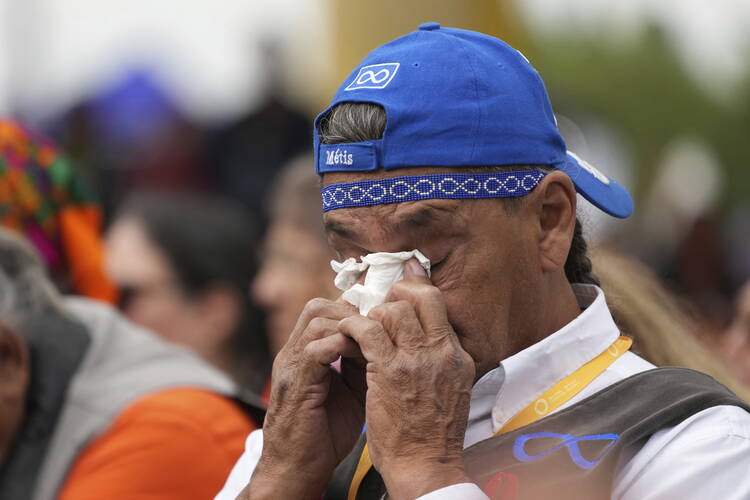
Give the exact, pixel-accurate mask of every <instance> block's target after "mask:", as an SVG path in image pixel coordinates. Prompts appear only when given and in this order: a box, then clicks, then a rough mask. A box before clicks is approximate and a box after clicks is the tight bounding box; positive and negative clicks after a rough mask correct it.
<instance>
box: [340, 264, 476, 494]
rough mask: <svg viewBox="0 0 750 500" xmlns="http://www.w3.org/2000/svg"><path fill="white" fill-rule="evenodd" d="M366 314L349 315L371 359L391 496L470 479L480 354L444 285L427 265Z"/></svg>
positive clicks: (344, 324) (372, 428) (375, 433)
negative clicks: (470, 428) (464, 340)
mask: <svg viewBox="0 0 750 500" xmlns="http://www.w3.org/2000/svg"><path fill="white" fill-rule="evenodd" d="M386 300H387V302H386V303H384V304H382V305H380V306H378V307H376V308H375V309H373V310H372V311H370V314H369V315H368V317H367V318H365V317H363V316H359V315H355V316H349V317H347V318H345V319H342V320H341V321H340V322H339V324H338V329H339V330H340V331H341V332H342V333H345V334H346V335H349V336H351V337H352V338H353V339H354V340H356V341H357V344H358V345H359V347H360V349H361V351H362V354H363V355H364V357H365V359H366V360H367V388H368V389H367V402H366V407H367V442H368V448H369V451H370V457H371V458H372V461H373V464H374V465H375V468H376V469H377V470H378V471H379V472H380V474H381V475H382V477H383V479H384V481H385V484H386V487H387V488H388V493H389V495H390V498H393V499H399V500H400V499H407V498H408V499H413V498H416V497H418V496H420V495H423V494H425V493H428V492H430V491H434V490H436V489H439V488H442V487H445V486H449V485H451V484H456V483H462V482H470V480H469V479H468V477H467V475H466V474H465V472H464V468H463V441H464V433H465V432H466V422H467V419H468V413H469V398H470V392H471V386H472V383H473V381H474V374H475V368H474V362H473V360H472V358H471V357H470V356H469V354H467V353H466V351H464V350H463V349H462V348H461V344H460V343H459V341H458V338H457V337H456V333H455V332H454V331H453V328H452V327H451V325H450V323H448V316H447V313H446V309H445V304H444V302H443V299H442V295H441V292H440V291H439V290H438V289H437V288H436V287H435V286H433V285H432V283H431V282H430V280H429V278H428V277H427V275H426V274H425V272H424V270H423V269H422V268H421V266H420V265H419V264H418V263H417V262H416V261H415V260H411V261H409V262H408V263H407V265H406V268H405V273H404V280H402V281H399V282H397V283H395V284H394V285H393V287H392V288H391V291H390V292H389V295H388V297H387V299H386Z"/></svg>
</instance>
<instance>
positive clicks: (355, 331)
mask: <svg viewBox="0 0 750 500" xmlns="http://www.w3.org/2000/svg"><path fill="white" fill-rule="evenodd" d="M338 328H339V331H340V332H341V333H343V334H344V335H347V336H349V337H351V338H353V339H354V341H355V342H357V344H358V345H359V348H360V350H361V351H362V355H363V356H364V358H365V359H366V360H367V361H377V360H382V359H386V358H387V357H390V356H391V355H392V354H393V352H394V351H395V349H396V347H395V346H394V345H393V341H391V338H390V337H389V336H388V333H387V332H386V331H385V328H383V325H382V324H380V323H379V322H377V321H373V320H371V319H368V318H365V317H364V316H360V315H357V316H349V317H348V318H344V319H342V320H341V321H339V324H338Z"/></svg>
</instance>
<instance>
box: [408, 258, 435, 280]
mask: <svg viewBox="0 0 750 500" xmlns="http://www.w3.org/2000/svg"><path fill="white" fill-rule="evenodd" d="M404 279H405V280H411V281H418V282H421V283H425V284H426V283H429V284H432V281H430V277H429V276H427V271H426V270H425V268H424V267H422V264H420V263H419V261H418V260H417V259H415V258H414V257H412V258H411V259H409V260H408V261H406V264H405V265H404Z"/></svg>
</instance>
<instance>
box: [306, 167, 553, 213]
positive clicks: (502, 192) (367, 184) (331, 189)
mask: <svg viewBox="0 0 750 500" xmlns="http://www.w3.org/2000/svg"><path fill="white" fill-rule="evenodd" d="M545 175H546V172H544V171H542V170H521V171H516V172H499V173H491V174H429V175H411V176H405V177H392V178H390V179H377V180H372V181H359V182H346V183H341V184H331V185H329V186H326V187H324V188H323V190H322V191H321V194H322V197H323V212H328V211H329V210H336V209H337V208H350V207H369V206H372V205H382V204H387V203H400V202H402V201H419V200H428V199H435V198H442V199H467V198H508V197H514V196H524V195H527V194H529V193H530V192H531V191H533V190H534V188H535V187H536V186H537V184H539V181H540V180H542V178H543V177H544V176H545Z"/></svg>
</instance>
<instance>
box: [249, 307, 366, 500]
mask: <svg viewBox="0 0 750 500" xmlns="http://www.w3.org/2000/svg"><path fill="white" fill-rule="evenodd" d="M356 314H358V313H357V310H356V309H355V308H354V307H353V306H351V305H349V304H346V303H342V302H332V301H329V300H325V299H313V300H311V301H310V302H308V303H307V305H306V306H305V309H304V310H303V311H302V314H301V315H300V318H299V320H298V321H297V325H296V326H295V328H294V331H293V332H292V334H291V336H290V337H289V341H288V342H287V343H286V345H285V346H284V348H283V349H282V350H281V351H280V352H279V354H278V355H277V356H276V359H275V361H274V363H273V377H272V385H271V399H270V402H269V408H268V413H267V414H266V419H265V423H264V426H263V452H262V454H261V458H260V461H259V462H258V466H257V467H256V469H255V473H254V474H253V477H252V479H251V481H250V484H249V485H248V486H247V487H246V488H245V491H243V493H242V494H241V495H240V497H239V498H241V499H247V500H254V499H266V498H276V499H277V498H281V497H282V496H283V498H285V499H290V500H297V499H308V498H309V499H315V500H317V499H319V498H320V495H321V494H322V492H323V490H324V488H325V487H326V485H327V484H328V482H329V481H330V478H331V475H332V473H333V469H334V468H335V467H336V465H338V463H339V462H340V461H341V460H343V458H344V457H346V455H347V454H348V453H349V452H350V451H351V450H352V448H353V447H354V444H355V443H356V441H357V438H358V437H359V435H360V433H361V431H362V426H363V425H364V422H365V394H366V383H365V366H366V362H365V361H364V359H363V358H362V355H361V352H360V350H359V347H358V346H357V344H356V343H355V342H354V341H353V340H352V339H351V338H349V337H347V336H345V335H343V334H341V333H339V331H338V322H339V321H340V320H342V319H344V318H347V317H349V316H352V315H356ZM339 356H342V357H343V359H342V363H341V373H337V372H336V371H335V370H333V369H332V368H331V367H330V366H329V365H330V364H331V363H332V362H334V361H336V359H338V357H339ZM280 494H281V495H282V496H279V495H280Z"/></svg>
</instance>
